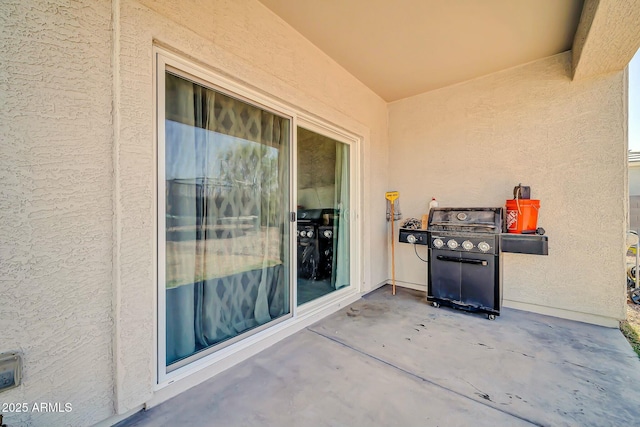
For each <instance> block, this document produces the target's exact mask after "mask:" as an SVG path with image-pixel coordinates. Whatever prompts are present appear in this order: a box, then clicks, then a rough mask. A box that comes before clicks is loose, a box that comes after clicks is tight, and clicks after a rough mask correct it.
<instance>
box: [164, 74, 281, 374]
mask: <svg viewBox="0 0 640 427" xmlns="http://www.w3.org/2000/svg"><path fill="white" fill-rule="evenodd" d="M160 84H161V85H162V87H163V88H164V91H163V92H164V96H163V97H162V98H163V99H159V107H160V112H159V119H160V120H161V121H162V123H160V124H159V127H158V129H159V132H162V136H163V141H164V144H163V145H164V147H162V144H161V146H160V150H161V151H160V152H159V160H160V164H159V176H160V182H159V185H160V188H159V199H160V200H159V202H160V204H161V206H160V207H159V212H161V213H162V217H161V218H160V219H159V227H160V230H161V232H160V233H159V240H160V241H159V248H160V254H161V258H160V259H159V262H160V265H161V268H162V264H163V263H164V266H165V268H164V270H163V271H162V274H159V276H160V278H161V281H163V282H164V289H162V291H163V292H164V298H163V299H164V308H165V313H164V314H165V325H166V327H165V337H164V338H165V340H166V341H165V343H164V344H165V346H164V347H165V349H166V351H165V354H166V358H165V361H164V363H165V366H166V367H167V369H166V372H168V371H171V370H173V369H176V368H178V367H180V366H183V365H185V364H187V363H189V362H190V361H192V360H194V359H197V358H199V357H202V356H203V355H205V354H208V353H210V352H211V351H214V350H216V349H219V348H221V347H223V346H226V345H228V344H230V343H233V342H235V341H237V340H238V339H240V338H242V337H244V336H247V335H248V334H251V333H254V332H256V331H258V330H261V329H264V328H265V327H267V326H269V325H271V324H273V323H275V322H276V321H277V320H278V319H284V318H286V317H290V315H291V314H290V313H291V310H292V306H291V292H290V282H291V281H290V274H289V260H290V258H291V256H290V250H289V247H290V232H289V227H290V225H289V224H290V223H289V215H288V213H289V211H290V210H291V208H290V205H289V199H290V188H289V183H290V176H289V164H290V151H289V150H290V141H291V134H290V133H291V119H290V118H289V117H284V116H282V115H279V114H278V113H275V112H272V111H269V110H267V109H265V108H262V107H259V106H256V105H253V104H251V103H249V102H245V101H243V100H240V99H237V98H234V97H232V96H229V95H227V94H225V93H222V92H221V91H219V90H216V89H213V88H212V87H210V86H208V85H206V84H203V83H201V82H199V81H198V80H197V79H195V78H189V77H188V76H185V75H182V74H181V73H179V72H177V71H175V72H174V71H172V70H169V71H165V72H164V73H163V74H161V75H160V76H159V85H160ZM159 93H162V91H159ZM163 276H164V277H163ZM161 307H162V304H161Z"/></svg>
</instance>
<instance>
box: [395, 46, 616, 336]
mask: <svg viewBox="0 0 640 427" xmlns="http://www.w3.org/2000/svg"><path fill="white" fill-rule="evenodd" d="M570 60H571V54H570V52H569V53H564V54H560V55H556V56H553V57H551V58H547V59H544V60H540V61H537V62H534V63H530V64H527V65H524V66H521V67H518V68H514V69H510V70H506V71H503V72H498V73H495V74H492V75H490V76H487V77H483V78H479V79H475V80H472V81H469V82H466V83H463V84H459V85H456V86H453V87H449V88H444V89H441V90H437V91H434V92H430V93H426V94H423V95H419V96H415V97H412V98H408V99H405V100H401V101H398V102H395V103H393V104H390V110H389V123H390V128H389V136H390V150H391V152H390V169H391V170H392V171H393V173H392V174H391V176H390V182H391V183H392V185H391V187H393V188H394V189H397V190H398V191H400V200H401V203H402V204H401V206H402V208H403V213H404V214H405V217H407V216H415V217H418V218H419V217H420V215H421V214H422V213H424V212H425V211H426V207H427V203H428V201H429V199H430V198H431V197H432V196H435V197H437V198H438V199H439V201H440V206H503V205H504V204H505V200H506V199H508V198H511V197H513V196H512V189H513V187H514V186H515V185H517V184H518V183H522V184H524V185H530V186H531V189H532V197H533V198H537V199H540V200H541V208H540V214H539V221H538V225H539V226H542V227H544V228H545V229H546V231H547V235H548V236H549V256H531V255H521V254H505V255H504V300H505V304H506V305H511V306H516V307H521V308H526V309H529V310H532V311H539V312H544V313H550V314H555V315H559V316H563V317H568V318H573V319H579V320H586V321H590V322H596V323H603V324H608V325H615V320H614V319H618V318H622V317H623V316H624V300H625V294H624V286H625V285H624V283H625V282H624V267H623V266H624V259H623V254H624V249H625V248H624V235H625V228H626V224H625V222H626V218H627V211H626V209H627V207H626V198H627V195H626V194H625V186H626V178H625V174H626V169H625V164H626V149H627V144H626V105H625V101H624V99H625V96H626V83H625V75H624V73H623V72H618V73H612V74H608V75H606V76H601V77H597V78H592V79H589V80H584V81H571V79H570V78H569V75H570V68H571V65H570ZM420 249H422V248H420ZM396 260H397V265H396V272H397V278H398V280H401V281H406V282H409V283H414V284H421V285H424V284H425V282H426V274H425V268H426V267H425V264H424V263H422V262H421V261H420V260H418V259H417V258H416V257H415V255H414V253H413V248H411V246H410V245H405V244H400V245H398V251H397V254H396ZM585 313H591V314H592V315H588V314H585Z"/></svg>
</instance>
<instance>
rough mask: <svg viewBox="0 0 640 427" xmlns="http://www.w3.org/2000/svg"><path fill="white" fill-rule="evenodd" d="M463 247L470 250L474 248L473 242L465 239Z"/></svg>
mask: <svg viewBox="0 0 640 427" xmlns="http://www.w3.org/2000/svg"><path fill="white" fill-rule="evenodd" d="M462 247H463V248H465V250H467V251H470V250H471V249H473V243H471V242H470V241H468V240H465V241H464V242H462Z"/></svg>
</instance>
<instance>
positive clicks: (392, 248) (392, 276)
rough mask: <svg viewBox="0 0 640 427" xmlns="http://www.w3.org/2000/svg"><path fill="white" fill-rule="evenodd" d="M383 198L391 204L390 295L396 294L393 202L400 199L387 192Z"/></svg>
mask: <svg viewBox="0 0 640 427" xmlns="http://www.w3.org/2000/svg"><path fill="white" fill-rule="evenodd" d="M384 197H385V198H386V199H387V200H389V201H390V202H391V218H390V220H391V283H392V286H391V289H392V291H391V293H392V295H395V294H396V246H395V241H396V240H395V238H394V235H395V232H394V231H393V222H394V220H395V218H394V217H395V212H394V208H395V202H396V200H397V199H398V197H400V193H398V192H397V191H389V192H387V193H385V195H384Z"/></svg>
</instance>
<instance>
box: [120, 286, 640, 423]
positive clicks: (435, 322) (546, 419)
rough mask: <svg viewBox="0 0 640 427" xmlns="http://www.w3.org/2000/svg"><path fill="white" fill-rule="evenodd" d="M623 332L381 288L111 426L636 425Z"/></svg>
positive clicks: (639, 419) (638, 384) (639, 413)
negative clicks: (440, 303)
mask: <svg viewBox="0 0 640 427" xmlns="http://www.w3.org/2000/svg"><path fill="white" fill-rule="evenodd" d="M639 399H640V360H639V359H638V357H637V356H636V355H635V353H634V352H633V351H632V350H631V347H630V346H629V344H628V343H627V342H626V340H625V339H624V337H623V336H622V334H621V333H620V331H618V330H617V329H608V328H603V327H598V326H593V325H588V324H584V323H578V322H572V321H568V320H562V319H557V318H553V317H547V316H542V315H537V314H532V313H527V312H523V311H518V310H511V309H503V311H502V315H501V316H500V317H498V318H497V319H496V320H495V321H489V320H487V318H486V316H482V315H479V314H468V313H464V312H461V311H457V310H453V309H450V308H433V307H431V306H429V305H427V304H426V303H425V299H424V293H421V292H417V291H412V290H407V289H403V288H398V293H397V295H396V296H392V295H391V288H390V287H389V286H384V287H383V288H381V289H379V290H377V291H374V292H372V293H371V294H369V295H366V296H365V297H364V298H362V299H361V300H360V301H358V302H356V303H354V304H352V305H350V306H348V307H346V308H345V309H342V310H341V311H339V312H337V313H335V314H333V315H331V316H329V317H327V318H325V319H323V320H321V321H320V322H318V323H316V324H314V325H312V326H310V327H308V328H306V329H305V330H303V331H300V332H298V333H296V334H295V335H293V336H291V337H289V338H287V339H285V340H284V341H281V342H280V343H278V344H276V345H274V346H273V347H271V348H268V349H267V350H265V351H263V352H262V353H260V354H258V355H256V356H254V357H253V358H251V359H248V360H246V361H245V362H242V363H240V364H239V365H237V366H235V367H233V368H231V369H229V370H227V371H225V372H223V373H222V374H220V375H218V376H216V377H214V378H212V379H210V380H208V381H206V382H204V383H202V384H200V385H199V386H196V387H194V388H192V389H191V390H189V391H187V392H184V393H182V394H181V395H179V396H177V397H175V398H173V399H171V400H169V401H167V402H165V403H163V404H161V405H159V406H157V407H155V408H152V409H151V410H149V411H146V412H141V413H139V414H136V415H134V416H133V417H131V418H129V419H128V420H126V421H125V422H123V423H121V424H119V426H131V427H133V426H136V427H141V426H176V425H184V426H214V425H215V426H423V427H424V426H469V425H473V426H531V425H534V426H622V425H640V405H638V401H639Z"/></svg>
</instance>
